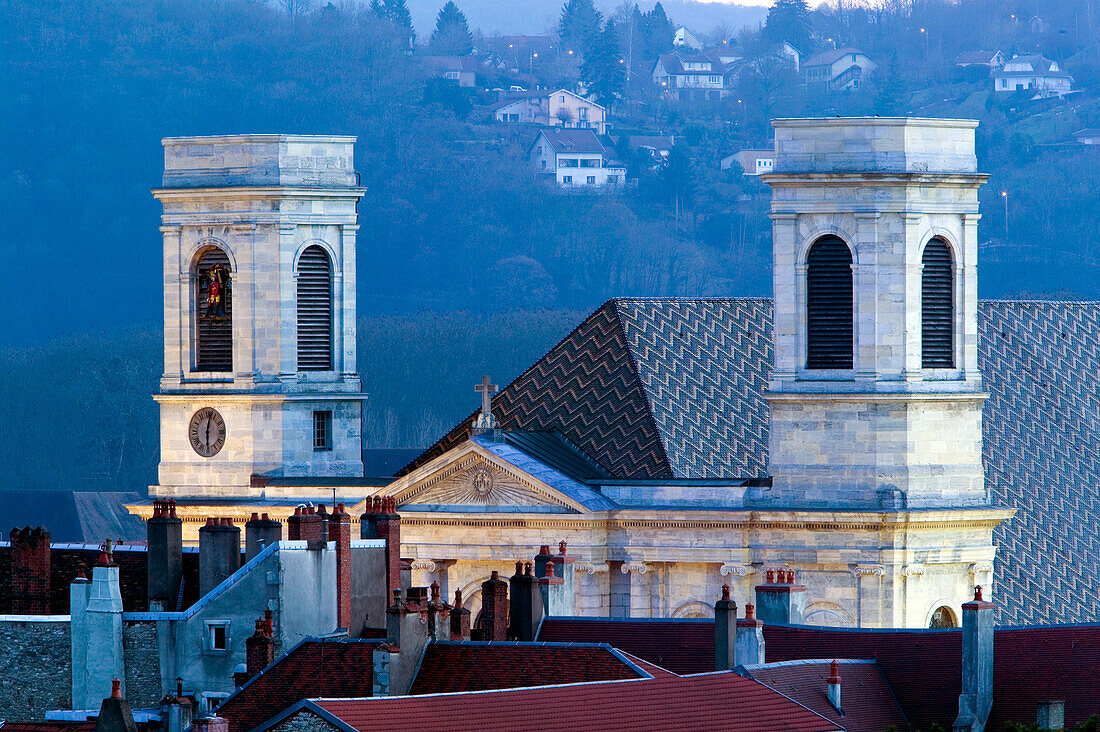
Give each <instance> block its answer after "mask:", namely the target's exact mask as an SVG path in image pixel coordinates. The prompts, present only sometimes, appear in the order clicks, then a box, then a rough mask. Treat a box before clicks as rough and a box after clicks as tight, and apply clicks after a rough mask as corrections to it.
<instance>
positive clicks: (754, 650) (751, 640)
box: [734, 603, 765, 666]
mask: <svg viewBox="0 0 1100 732" xmlns="http://www.w3.org/2000/svg"><path fill="white" fill-rule="evenodd" d="M755 610H756V608H755V607H753V605H752V604H751V603H748V604H746V605H745V617H744V618H742V619H741V620H738V621H737V640H736V641H735V642H734V656H735V663H736V664H737V665H738V666H757V665H759V664H762V663H764V662H765V661H764V623H763V622H761V621H760V619H759V618H757V617H755V615H756V613H755Z"/></svg>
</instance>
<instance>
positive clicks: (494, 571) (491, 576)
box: [489, 562, 519, 580]
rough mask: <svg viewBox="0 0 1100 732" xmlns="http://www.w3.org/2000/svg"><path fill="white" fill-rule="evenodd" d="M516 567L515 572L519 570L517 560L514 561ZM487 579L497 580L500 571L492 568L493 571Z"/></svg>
mask: <svg viewBox="0 0 1100 732" xmlns="http://www.w3.org/2000/svg"><path fill="white" fill-rule="evenodd" d="M516 569H517V573H518V570H519V562H516ZM489 579H494V580H498V579H500V572H497V571H496V570H495V569H494V570H493V573H492V574H490V575H489Z"/></svg>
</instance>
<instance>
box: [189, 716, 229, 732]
mask: <svg viewBox="0 0 1100 732" xmlns="http://www.w3.org/2000/svg"><path fill="white" fill-rule="evenodd" d="M192 725H193V727H192V730H193V732H229V720H228V719H226V718H225V717H217V716H214V715H210V716H209V717H203V718H202V719H196V720H194V721H193V722H192Z"/></svg>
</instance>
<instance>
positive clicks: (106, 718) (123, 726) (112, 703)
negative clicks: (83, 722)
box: [95, 679, 137, 732]
mask: <svg viewBox="0 0 1100 732" xmlns="http://www.w3.org/2000/svg"><path fill="white" fill-rule="evenodd" d="M95 732H137V725H136V724H134V712H133V710H132V709H131V708H130V702H128V701H126V700H125V699H124V698H122V682H121V681H119V680H118V679H112V681H111V695H110V696H109V697H107V698H106V699H104V700H103V703H102V704H101V705H100V707H99V717H97V718H96V723H95Z"/></svg>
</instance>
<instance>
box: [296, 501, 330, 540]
mask: <svg viewBox="0 0 1100 732" xmlns="http://www.w3.org/2000/svg"><path fill="white" fill-rule="evenodd" d="M322 508H323V506H322ZM325 518H327V517H325ZM325 523H326V522H325V520H324V519H323V518H322V517H321V515H320V514H318V513H317V509H316V508H314V507H313V506H307V507H305V508H304V509H302V514H301V518H300V519H299V523H298V526H299V530H300V531H301V536H299V537H298V538H299V539H301V540H302V541H304V542H305V543H306V548H307V549H313V550H317V549H323V548H324V546H325V543H326V541H327V537H326V536H325V533H324V532H325Z"/></svg>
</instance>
